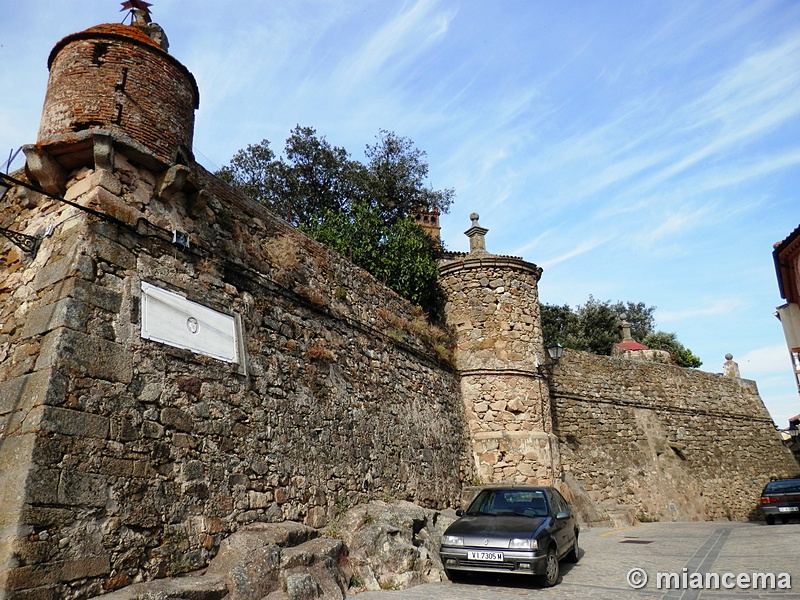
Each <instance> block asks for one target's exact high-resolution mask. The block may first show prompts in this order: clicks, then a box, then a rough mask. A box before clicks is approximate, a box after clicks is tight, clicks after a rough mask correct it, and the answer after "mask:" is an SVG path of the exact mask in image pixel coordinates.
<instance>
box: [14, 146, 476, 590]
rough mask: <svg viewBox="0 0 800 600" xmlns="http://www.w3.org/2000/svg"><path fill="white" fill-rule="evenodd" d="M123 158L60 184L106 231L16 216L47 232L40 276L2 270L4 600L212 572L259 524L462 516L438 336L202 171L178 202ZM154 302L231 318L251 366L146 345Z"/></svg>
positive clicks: (453, 414)
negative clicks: (374, 509)
mask: <svg viewBox="0 0 800 600" xmlns="http://www.w3.org/2000/svg"><path fill="white" fill-rule="evenodd" d="M124 151H125V148H124V147H122V146H119V145H118V147H117V148H116V152H115V154H114V158H113V160H114V171H113V173H112V172H110V171H107V170H102V169H100V170H94V169H91V168H81V169H79V170H77V171H75V172H73V173H72V174H71V175H70V177H69V179H68V181H67V193H66V197H67V198H68V199H71V200H73V201H75V202H78V203H80V204H82V205H86V206H89V207H91V208H93V209H94V210H97V211H100V212H101V213H103V214H106V215H110V216H111V217H109V218H106V219H98V218H96V217H93V216H89V215H87V214H86V213H84V212H81V211H79V210H77V209H75V208H71V207H68V206H65V205H64V204H62V203H59V202H57V201H54V200H51V199H48V198H46V197H44V196H40V195H38V194H35V193H32V192H28V191H25V190H22V189H21V188H17V189H16V190H15V191H13V192H12V193H11V195H10V196H9V197H8V198H7V199H6V202H8V203H10V206H11V207H12V209H11V211H10V212H11V213H12V216H11V217H9V223H5V222H4V225H8V226H10V225H11V222H13V224H14V227H15V228H16V229H17V230H22V231H26V232H30V233H33V232H36V231H42V230H44V228H45V227H46V226H48V225H52V226H54V234H53V236H52V237H49V238H47V239H45V240H44V242H43V243H42V246H41V249H40V250H39V253H38V255H37V256H36V258H35V259H34V260H31V258H30V256H28V255H24V254H23V253H21V252H20V251H18V250H16V249H11V250H10V251H8V255H7V256H8V259H7V263H6V264H5V265H4V268H3V269H2V270H0V322H2V323H3V328H2V332H0V357H2V364H0V477H1V478H2V483H1V484H0V519H1V521H0V527H1V528H2V529H0V540H1V542H0V543H1V544H2V545H0V560H1V562H0V589H4V590H5V593H6V594H7V595H6V598H7V599H10V598H15V599H23V598H47V599H50V598H52V599H55V598H58V599H66V598H86V597H90V596H91V595H94V594H97V593H100V592H102V591H104V590H110V589H115V588H117V587H120V586H122V585H126V584H129V583H131V582H134V581H137V580H140V579H142V578H151V577H163V576H167V575H174V574H178V573H181V572H186V571H191V570H194V569H198V568H201V567H203V566H204V565H206V564H207V562H208V560H209V559H210V557H212V556H213V555H214V553H215V552H216V549H217V547H218V545H219V543H220V541H221V540H222V539H223V538H224V537H225V536H226V535H228V534H230V533H231V532H233V531H235V530H236V529H237V528H238V527H239V526H241V525H243V524H247V523H251V522H254V521H281V520H284V519H292V520H297V521H303V522H305V523H306V524H309V525H312V526H314V527H323V526H325V524H326V523H327V522H328V519H329V518H331V517H333V516H335V515H336V514H338V513H339V512H341V511H343V510H344V509H345V508H347V507H348V506H351V505H354V504H356V503H358V502H364V501H367V500H370V499H384V500H388V499H402V500H409V501H414V502H417V503H419V504H422V505H425V506H429V507H432V508H441V507H445V506H448V505H455V504H456V503H457V502H458V498H459V497H460V492H461V481H462V480H468V479H470V478H471V477H472V471H471V464H470V461H469V456H468V454H467V451H466V449H467V448H468V442H467V437H466V435H467V433H466V426H465V420H464V415H463V409H462V406H461V402H460V397H459V382H458V377H457V374H456V372H455V371H454V370H453V369H452V367H450V366H449V365H448V363H447V362H442V361H441V360H440V357H439V356H438V355H437V353H436V352H435V351H434V350H433V348H434V346H436V345H437V344H440V342H441V339H440V338H439V337H438V336H437V332H436V330H435V329H434V330H432V329H431V328H430V327H429V326H428V325H427V322H426V321H425V319H424V317H423V316H422V315H421V314H420V313H419V312H417V311H415V309H414V308H413V307H412V306H411V305H409V304H408V303H407V302H405V301H404V300H402V299H401V298H399V297H398V296H397V295H395V294H394V293H393V292H391V291H390V290H388V289H387V288H385V287H384V286H382V285H381V284H379V283H378V282H376V281H375V280H374V279H373V278H372V277H370V276H369V275H368V274H367V273H365V272H364V271H362V270H361V269H358V268H356V267H354V266H352V265H351V264H350V263H348V262H347V261H345V260H344V259H342V257H340V256H338V255H336V254H335V253H333V252H331V251H329V250H327V249H326V248H324V247H322V246H320V245H318V244H316V243H315V242H313V241H312V240H310V239H308V238H306V237H305V236H303V235H302V234H300V233H298V232H297V231H296V230H294V229H293V228H291V227H289V226H288V225H287V224H286V223H284V222H283V221H281V220H279V219H277V218H275V217H274V216H272V215H271V214H270V213H269V212H268V211H266V210H264V209H263V208H262V207H260V206H258V205H256V204H253V203H250V202H247V201H244V200H243V199H242V198H239V197H238V196H236V195H235V194H233V193H232V192H231V191H230V190H229V189H228V188H227V187H225V186H224V185H223V184H221V183H220V182H219V181H217V180H216V179H215V178H213V177H212V176H210V175H209V174H207V173H205V172H204V171H202V169H200V168H199V167H198V168H194V169H191V170H189V169H187V168H186V167H180V168H181V169H183V170H185V171H186V172H185V173H184V175H186V179H185V181H184V183H183V184H179V183H175V182H174V180H172V179H170V176H169V175H168V174H166V173H161V174H160V175H159V174H154V173H152V172H151V171H150V169H141V168H139V167H137V166H136V165H135V164H132V163H131V162H129V161H128V160H127V159H126V157H125V154H124ZM18 175H19V176H21V174H18ZM165 182H172V183H171V184H169V185H167V183H165ZM4 214H8V213H5V212H4ZM112 218H113V222H109V219H112ZM173 229H177V230H179V231H182V232H188V234H189V236H190V246H189V248H188V249H186V248H183V247H179V246H175V245H173V244H171V240H172V236H171V232H172V230H173ZM9 246H10V245H9ZM4 250H5V248H4ZM141 282H147V283H150V284H152V285H156V286H159V287H162V288H165V289H167V290H170V291H173V292H178V293H180V294H182V295H185V296H186V297H187V298H188V299H189V300H191V301H194V302H198V303H200V304H203V305H205V306H206V307H208V308H211V309H214V310H217V311H220V312H223V313H227V314H234V315H237V316H238V318H239V319H240V321H241V323H242V327H241V329H242V331H243V334H244V336H243V338H244V344H245V346H246V360H244V361H242V363H241V364H232V363H228V362H223V361H219V360H215V359H213V358H209V357H207V356H204V355H201V354H197V353H194V352H191V351H189V350H185V349H181V348H177V347H172V346H168V345H164V344H161V343H157V342H154V341H149V340H144V339H142V338H141V336H140V328H141V314H140V313H141V302H140V296H141ZM181 325H184V324H181ZM2 596H3V593H2V592H0V597H2Z"/></svg>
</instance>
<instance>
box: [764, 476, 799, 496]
mask: <svg viewBox="0 0 800 600" xmlns="http://www.w3.org/2000/svg"><path fill="white" fill-rule="evenodd" d="M764 491H765V492H766V493H770V494H782V493H786V492H800V479H789V480H787V481H771V482H769V483H768V484H767V487H765V488H764Z"/></svg>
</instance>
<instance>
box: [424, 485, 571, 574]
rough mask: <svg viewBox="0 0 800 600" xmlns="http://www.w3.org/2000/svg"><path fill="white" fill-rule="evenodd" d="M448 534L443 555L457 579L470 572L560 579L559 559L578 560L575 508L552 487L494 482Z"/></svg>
mask: <svg viewBox="0 0 800 600" xmlns="http://www.w3.org/2000/svg"><path fill="white" fill-rule="evenodd" d="M456 514H457V515H458V516H459V517H460V518H459V519H458V520H457V521H456V522H455V523H453V524H452V525H450V527H448V528H447V530H446V531H445V532H444V536H443V537H442V545H441V547H440V549H439V556H440V557H441V559H442V564H443V565H444V569H445V573H446V574H447V577H448V578H449V579H450V580H451V581H456V580H458V579H461V578H462V577H463V576H464V575H465V573H466V572H468V571H487V572H494V573H514V574H527V575H537V576H539V577H540V579H541V582H542V584H543V585H545V586H552V585H555V584H556V583H558V580H559V573H560V569H559V561H560V560H561V559H565V560H567V561H569V562H577V561H578V559H579V558H580V549H579V548H578V533H579V528H578V524H577V521H576V520H575V515H574V514H573V511H572V507H571V506H570V504H569V502H567V501H566V500H565V499H564V497H563V496H562V495H561V494H560V493H559V492H558V490H556V489H555V488H552V487H538V486H516V485H503V486H489V487H486V488H484V489H482V490H481V491H480V492H479V493H478V495H477V496H476V497H475V499H474V500H473V501H472V502H471V503H470V505H469V508H468V509H467V510H466V511H462V510H458V511H456Z"/></svg>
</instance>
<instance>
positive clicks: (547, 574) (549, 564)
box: [542, 548, 559, 587]
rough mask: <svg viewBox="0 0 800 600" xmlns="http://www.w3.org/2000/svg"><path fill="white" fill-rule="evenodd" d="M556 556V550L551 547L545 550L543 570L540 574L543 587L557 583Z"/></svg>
mask: <svg viewBox="0 0 800 600" xmlns="http://www.w3.org/2000/svg"><path fill="white" fill-rule="evenodd" d="M558 575H559V572H558V556H556V551H555V550H553V549H552V548H551V549H550V550H548V551H547V558H545V570H544V575H543V576H542V585H543V586H544V587H552V586H554V585H555V584H557V583H558Z"/></svg>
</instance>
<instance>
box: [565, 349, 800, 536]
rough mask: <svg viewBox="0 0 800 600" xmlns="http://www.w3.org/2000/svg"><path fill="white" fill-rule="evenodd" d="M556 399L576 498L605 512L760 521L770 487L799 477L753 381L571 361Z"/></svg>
mask: <svg viewBox="0 0 800 600" xmlns="http://www.w3.org/2000/svg"><path fill="white" fill-rule="evenodd" d="M551 393H552V396H553V402H554V419H553V421H554V423H553V426H554V431H555V433H556V435H557V436H558V439H559V442H560V451H561V460H562V466H563V468H564V471H565V473H568V474H569V475H571V477H569V478H568V479H569V480H570V481H572V482H574V483H573V486H574V488H575V489H574V490H573V492H574V493H576V494H588V496H589V498H590V499H591V500H593V501H594V502H595V503H597V504H598V505H599V507H600V508H601V509H605V511H606V512H611V511H613V510H614V509H615V508H616V507H617V506H618V505H623V506H628V507H631V508H632V509H633V510H634V511H635V513H636V514H637V515H639V516H640V518H642V519H651V520H660V521H685V520H711V519H732V520H747V519H759V518H761V517H760V515H759V511H758V506H759V495H760V492H761V489H762V488H763V486H764V484H765V483H766V482H767V481H769V479H770V478H772V477H788V476H792V475H797V474H798V473H800V468H798V464H797V462H796V461H795V460H794V459H793V457H792V455H791V452H789V450H788V449H787V448H786V447H785V446H784V445H783V444H782V443H781V442H780V438H779V437H778V433H777V432H776V430H775V426H774V424H773V422H772V419H771V418H770V416H769V414H768V412H767V410H766V409H765V407H764V404H763V402H762V401H761V398H760V397H759V395H758V390H757V388H756V384H755V382H753V381H749V380H744V379H739V378H734V377H725V376H722V375H717V374H712V373H705V372H702V371H697V370H694V369H683V368H680V367H675V366H672V365H666V364H660V363H652V362H640V361H629V360H626V359H624V358H611V357H606V356H595V355H591V354H586V353H581V352H572V351H568V352H567V353H566V355H565V356H564V358H563V359H562V360H561V361H560V362H559V364H558V365H557V367H555V369H554V373H553V378H552V391H551Z"/></svg>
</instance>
